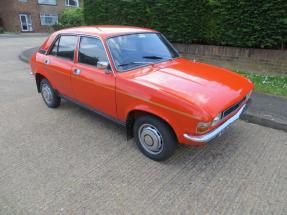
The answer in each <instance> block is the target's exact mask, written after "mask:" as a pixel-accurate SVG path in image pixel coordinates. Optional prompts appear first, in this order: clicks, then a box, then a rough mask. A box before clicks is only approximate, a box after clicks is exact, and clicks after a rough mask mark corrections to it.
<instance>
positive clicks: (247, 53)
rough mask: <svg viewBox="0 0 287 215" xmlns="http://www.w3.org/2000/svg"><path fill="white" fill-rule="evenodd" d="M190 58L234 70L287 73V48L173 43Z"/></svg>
mask: <svg viewBox="0 0 287 215" xmlns="http://www.w3.org/2000/svg"><path fill="white" fill-rule="evenodd" d="M173 45H174V46H175V47H176V48H177V50H178V51H179V52H180V53H181V54H182V55H183V56H184V57H187V58H189V59H195V60H198V61H202V62H206V63H210V64H215V65H218V66H222V67H226V68H229V69H232V70H240V71H250V72H257V73H274V74H281V75H287V50H285V51H284V50H270V49H251V48H236V47H227V46H209V45H196V44H191V45H186V44H173Z"/></svg>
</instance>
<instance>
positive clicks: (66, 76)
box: [44, 35, 78, 97]
mask: <svg viewBox="0 0 287 215" xmlns="http://www.w3.org/2000/svg"><path fill="white" fill-rule="evenodd" d="M77 40H78V37H77V36H75V35H61V36H60V37H58V38H57V39H56V41H55V42H54V44H53V46H52V48H51V49H50V52H49V53H48V55H47V56H46V57H45V59H44V64H45V66H46V70H47V71H48V72H49V73H50V74H49V79H50V80H49V81H50V82H51V84H52V85H53V88H55V89H56V90H57V91H59V92H60V94H62V95H64V96H68V97H73V96H74V95H73V90H72V85H71V73H72V67H73V65H74V56H75V48H76V45H77Z"/></svg>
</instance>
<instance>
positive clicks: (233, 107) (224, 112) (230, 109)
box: [222, 97, 246, 118]
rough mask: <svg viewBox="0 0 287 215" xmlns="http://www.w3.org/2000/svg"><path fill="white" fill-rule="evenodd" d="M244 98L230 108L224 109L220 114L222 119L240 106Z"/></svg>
mask: <svg viewBox="0 0 287 215" xmlns="http://www.w3.org/2000/svg"><path fill="white" fill-rule="evenodd" d="M245 98H246V97H244V98H243V99H241V100H240V101H239V102H238V103H236V104H235V105H232V106H231V107H230V108H228V109H226V110H225V111H223V113H222V118H225V117H226V116H228V115H229V114H231V113H232V112H233V111H235V110H236V109H237V108H239V107H240V105H241V104H242V103H243V102H244V101H245Z"/></svg>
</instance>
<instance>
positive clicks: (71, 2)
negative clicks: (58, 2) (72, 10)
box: [66, 0, 79, 7]
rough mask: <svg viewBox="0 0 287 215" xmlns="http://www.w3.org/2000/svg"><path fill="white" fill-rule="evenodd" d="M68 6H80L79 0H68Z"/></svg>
mask: <svg viewBox="0 0 287 215" xmlns="http://www.w3.org/2000/svg"><path fill="white" fill-rule="evenodd" d="M66 6H70V7H79V0H66Z"/></svg>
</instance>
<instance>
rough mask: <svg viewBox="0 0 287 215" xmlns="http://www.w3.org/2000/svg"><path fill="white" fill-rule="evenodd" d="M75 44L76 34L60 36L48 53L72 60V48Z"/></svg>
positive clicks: (73, 48)
mask: <svg viewBox="0 0 287 215" xmlns="http://www.w3.org/2000/svg"><path fill="white" fill-rule="evenodd" d="M76 44H77V37H76V36H61V37H60V38H58V39H57V40H56V42H55V43H54V45H53V48H52V49H51V51H50V53H49V55H53V56H59V57H62V58H66V59H69V60H74V50H75V47H76Z"/></svg>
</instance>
